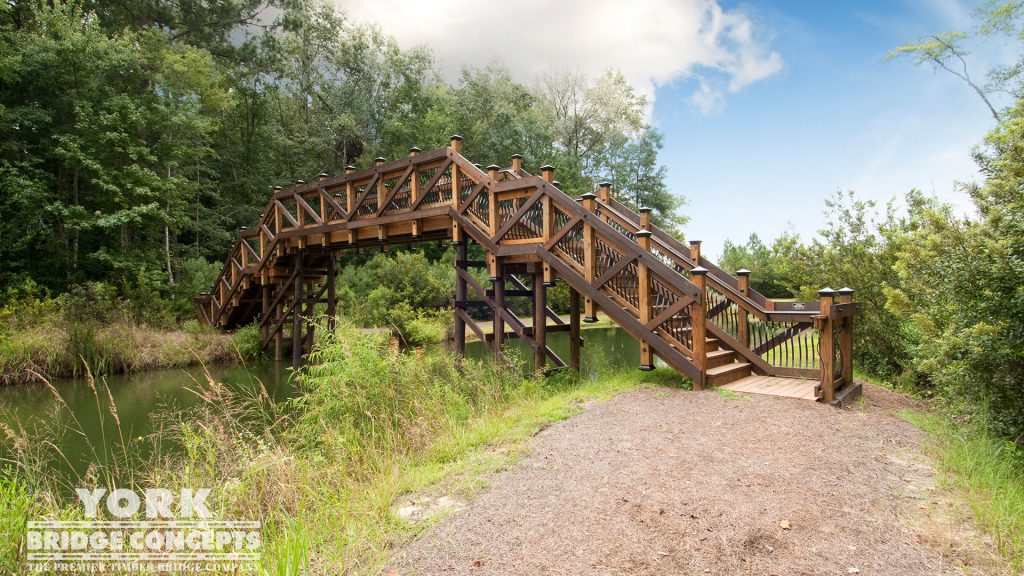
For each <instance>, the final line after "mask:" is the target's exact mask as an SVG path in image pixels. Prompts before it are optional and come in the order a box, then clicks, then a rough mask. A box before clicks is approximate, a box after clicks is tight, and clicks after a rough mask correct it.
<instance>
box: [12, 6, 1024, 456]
mask: <svg viewBox="0 0 1024 576" xmlns="http://www.w3.org/2000/svg"><path fill="white" fill-rule="evenodd" d="M1008 6H1009V8H1006V9H1002V10H992V11H990V12H988V13H985V14H981V15H979V18H980V19H981V21H980V24H979V28H978V30H979V31H978V32H977V34H978V35H981V36H985V37H993V38H1001V39H1007V38H1008V39H1010V40H1016V41H1018V42H1019V41H1020V40H1021V36H1022V34H1024V28H1022V20H1021V15H1020V11H1019V10H1018V9H1017V8H1015V6H1016V5H1015V4H1011V5H1008ZM0 11H2V12H0V36H2V40H3V41H2V43H0V45H2V48H0V50H2V52H0V88H2V89H0V116H2V118H3V122H0V130H2V134H0V191H2V196H0V206H2V208H0V209H2V211H3V214H4V218H2V219H0V239H3V241H2V242H0V292H2V293H3V294H4V301H5V308H4V312H3V316H4V317H5V318H8V319H10V320H9V322H8V323H7V328H6V329H5V333H4V334H3V338H2V339H0V350H2V351H3V352H4V354H2V356H4V358H3V360H2V361H0V362H3V363H4V365H5V366H7V367H8V368H6V369H5V372H9V371H10V370H12V369H13V367H16V366H21V365H27V364H33V363H34V364H35V365H42V366H46V365H47V362H45V358H41V357H40V356H51V357H52V356H54V355H58V354H62V355H63V356H65V357H69V358H75V357H77V356H78V355H79V354H81V353H82V352H83V351H88V350H91V349H92V348H96V347H97V346H98V347H99V348H103V346H102V345H101V344H102V343H99V344H97V343H92V342H90V341H89V339H90V338H95V336H94V335H93V334H92V333H91V332H89V330H87V329H82V330H78V331H74V330H72V331H71V332H75V333H73V334H68V335H65V336H64V339H65V340H67V341H68V344H67V346H64V350H63V351H56V350H53V348H54V346H55V345H54V344H53V339H49V338H46V337H45V334H40V333H39V332H38V330H37V331H35V332H33V329H30V328H31V327H34V328H38V327H39V325H40V324H47V321H46V320H45V318H50V319H51V320H50V321H49V323H50V324H61V323H67V324H68V325H72V326H81V325H82V322H81V321H79V320H80V319H81V318H85V319H86V320H88V319H89V318H93V317H108V318H109V317H111V316H117V317H119V318H123V319H127V320H126V321H129V322H131V323H133V324H144V325H147V326H155V327H158V328H174V327H176V326H181V325H182V323H183V322H184V323H186V324H190V325H191V323H192V322H193V321H192V320H191V319H192V318H194V316H195V312H194V305H193V298H194V297H195V295H196V294H198V293H199V292H201V291H203V290H206V289H208V287H209V285H210V283H211V281H212V278H213V277H214V275H215V274H216V272H217V270H218V269H219V259H220V258H222V257H223V254H224V252H225V250H226V248H227V246H229V244H230V243H231V241H233V238H234V235H235V234H236V233H237V231H238V230H239V229H240V228H241V227H243V226H246V225H248V224H251V223H252V222H254V221H255V220H256V218H257V217H258V215H259V213H260V211H261V210H262V208H263V206H264V205H265V203H266V198H267V196H268V195H269V193H270V191H271V190H272V187H273V186H275V185H282V184H283V185H287V184H289V183H291V182H294V181H296V180H303V179H306V180H308V179H312V178H314V177H315V176H316V175H317V174H321V173H326V174H338V173H341V172H343V171H344V169H345V167H346V166H349V165H354V166H360V167H361V166H367V165H369V164H371V163H372V161H373V159H374V158H376V157H378V156H383V157H385V158H395V157H400V156H402V155H404V154H405V152H406V150H407V149H408V147H409V146H411V145H416V146H419V147H421V148H423V149H430V148H434V147H439V146H443V145H445V144H446V142H447V138H448V136H449V135H451V134H456V133H457V134H460V135H462V136H463V137H464V138H465V150H464V152H465V154H466V155H467V157H470V158H474V159H479V161H481V162H496V163H499V164H505V163H507V159H508V158H509V157H510V156H511V155H512V154H515V153H520V154H523V155H524V157H525V165H526V166H527V168H528V169H531V168H532V169H534V170H535V169H536V168H537V167H539V166H540V165H541V164H546V163H550V164H552V165H555V166H556V167H557V168H558V178H559V180H560V181H561V182H560V184H561V186H562V188H563V189H564V190H566V191H567V192H569V193H577V194H578V193H582V192H586V191H592V190H593V189H594V188H595V185H596V183H597V182H600V181H604V180H607V181H610V182H612V183H613V185H614V189H615V191H616V196H617V197H618V198H619V199H620V200H621V201H623V202H625V203H626V204H628V205H630V206H633V207H639V206H648V207H652V208H653V209H654V217H655V222H656V223H657V224H659V225H661V226H662V227H663V228H667V229H670V230H672V231H674V232H676V233H677V234H679V235H680V236H683V235H685V223H686V217H685V212H684V208H683V206H684V203H685V199H684V197H683V196H682V195H681V194H679V193H678V192H677V193H673V192H671V191H669V190H667V188H666V185H665V170H666V168H665V166H664V165H663V164H662V163H661V160H660V159H659V158H658V151H659V149H660V147H661V141H662V137H661V134H660V133H659V132H658V131H657V130H656V129H654V128H653V127H652V126H650V125H649V124H647V123H646V121H645V107H646V105H647V103H646V101H645V98H644V97H643V96H640V95H639V94H637V92H636V91H635V90H634V89H633V88H632V87H631V86H630V85H629V84H628V83H627V82H626V81H625V79H624V77H623V76H622V75H621V74H620V73H618V72H617V71H614V70H609V71H608V72H607V73H606V74H605V75H603V76H601V77H599V78H587V77H584V76H583V75H581V74H578V73H573V72H567V71H554V70H553V71H551V72H550V73H548V74H547V75H545V76H544V77H543V78H542V79H540V80H539V81H538V82H537V84H536V85H533V86H527V85H524V84H522V83H519V82H516V81H515V80H513V79H512V77H511V74H510V72H509V71H508V70H507V69H506V68H505V67H504V66H503V65H502V64H501V63H500V62H495V63H494V64H492V65H490V66H488V67H485V68H481V69H474V68H466V69H465V70H464V71H463V73H462V76H461V79H460V80H459V81H458V82H457V83H455V84H449V83H446V82H444V81H443V80H442V79H441V76H440V73H439V72H438V69H437V67H436V64H435V62H434V61H433V59H432V56H431V54H430V52H429V50H428V49H426V48H423V47H420V48H413V49H403V48H400V47H399V46H398V44H397V43H396V41H395V40H394V39H392V38H390V37H389V36H388V35H387V34H386V31H382V30H379V29H376V28H373V27H367V26H363V25H358V24H354V23H352V22H351V21H350V20H349V19H348V18H346V16H345V15H344V14H343V13H342V12H340V11H339V10H337V9H336V8H333V7H331V6H330V5H327V4H322V3H318V2H315V1H311V0H298V1H288V2H280V3H266V2H262V1H257V0H239V1H232V2H219V3H214V4H206V3H188V4H184V5H178V4H167V3H162V2H155V1H137V2H128V3H108V2H85V3H56V4H53V5H51V4H46V3H35V2H29V3H21V2H15V3H7V4H5V5H4V6H2V7H0ZM940 39H942V40H944V41H945V43H940V42H938V41H933V42H932V43H931V44H929V43H924V44H919V45H909V46H904V47H901V48H898V49H895V50H894V52H893V54H892V55H893V56H902V57H911V58H914V59H915V61H916V62H918V63H919V64H922V65H934V66H942V65H944V64H945V63H946V62H947V61H948V60H950V59H952V58H954V57H956V56H957V54H958V52H957V44H956V42H957V41H958V40H961V39H962V36H953V37H950V38H946V37H941V38H940ZM1019 73H1020V68H1019V67H1012V68H1009V69H1005V70H1002V69H1000V70H991V71H988V74H989V78H990V79H991V82H990V83H989V84H988V85H986V86H985V87H984V89H983V90H982V92H980V94H981V95H982V97H983V98H984V103H985V104H988V105H989V106H991V104H990V102H989V100H990V99H989V98H985V94H986V93H997V92H998V93H1004V94H1006V93H1008V94H1011V95H1013V100H1014V102H1013V103H1011V104H1010V105H1009V106H1007V107H1005V108H1004V109H1002V110H996V109H995V108H993V117H994V122H995V124H994V126H993V128H992V131H991V133H990V134H989V136H988V137H987V138H986V140H985V142H983V143H979V145H978V147H977V148H976V150H975V153H974V157H975V161H976V162H977V163H978V165H979V167H980V169H981V173H982V174H984V176H985V178H984V180H982V181H979V182H968V183H963V184H962V187H963V190H964V191H965V192H966V193H967V194H969V195H970V197H971V200H972V201H973V203H974V205H975V206H976V209H977V211H976V214H974V215H971V216H968V217H963V216H961V215H959V214H958V213H956V212H955V211H954V210H953V208H952V207H951V206H948V205H944V204H943V203H942V202H940V201H939V200H937V199H935V198H932V197H929V196H928V195H926V194H924V193H922V192H920V191H916V190H913V191H908V192H907V194H906V196H905V197H904V198H899V199H893V202H891V203H890V204H888V205H885V206H877V205H876V204H875V203H873V202H869V201H863V200H861V199H859V198H858V197H857V194H856V192H855V191H840V192H836V193H835V194H834V195H833V196H832V198H831V199H830V200H828V201H827V202H826V204H825V206H823V209H824V210H825V211H826V216H827V224H826V226H825V227H824V228H823V229H822V230H821V231H820V233H819V234H818V235H817V236H815V237H813V238H801V237H799V236H798V235H796V234H787V235H783V236H782V237H779V238H777V239H774V240H771V241H770V242H768V243H766V242H765V241H763V240H762V239H760V238H759V236H758V235H757V231H749V232H750V236H749V239H747V240H746V241H745V242H744V241H743V240H742V238H743V237H744V236H746V232H738V233H736V235H735V236H736V238H737V240H738V242H730V243H728V244H727V245H726V247H725V249H724V253H723V255H722V258H721V264H722V265H723V267H724V268H725V269H727V270H732V271H735V270H738V269H740V268H747V269H749V270H751V271H752V272H753V274H752V276H751V283H752V286H753V287H754V288H755V289H757V290H760V291H762V292H763V293H764V294H766V295H768V296H770V297H778V298H793V297H799V298H804V299H807V298H812V297H813V293H814V292H815V291H816V290H817V289H819V288H821V287H824V286H832V287H834V288H838V287H841V286H845V285H849V286H850V287H853V288H854V289H856V290H857V299H858V300H859V301H861V302H863V303H864V305H865V313H864V314H863V319H862V320H860V321H859V323H858V327H857V330H856V347H855V350H856V354H857V366H858V369H859V370H861V371H863V372H865V373H867V374H872V375H876V376H879V377H882V378H887V379H893V380H895V381H897V382H899V383H900V384H901V385H904V386H908V387H911V388H913V389H919V390H922V391H924V392H925V393H927V394H932V395H936V396H939V397H941V398H944V399H946V400H947V401H949V402H951V403H954V404H956V405H957V406H958V408H957V409H958V410H961V411H963V412H964V413H965V414H967V413H969V414H971V415H972V416H974V417H977V418H981V419H982V420H984V422H985V423H986V425H987V426H989V427H990V428H991V429H992V430H994V431H997V432H998V433H999V434H1000V435H1004V436H1006V437H1008V438H1011V439H1013V438H1017V439H1019V438H1021V436H1022V434H1024V394H1021V384H1022V381H1024V356H1022V353H1024V348H1022V344H1021V343H1022V342H1024V333H1022V328H1021V325H1020V323H1019V319H1020V318H1021V317H1024V295H1022V293H1021V291H1020V289H1019V278H1020V277H1021V271H1022V269H1021V267H1022V259H1021V258H1022V251H1024V244H1022V243H1024V231H1022V226H1024V222H1022V216H1021V214H1022V204H1021V203H1022V197H1021V186H1020V183H1021V178H1022V176H1021V174H1022V166H1024V159H1022V151H1021V150H1022V149H1021V146H1022V144H1021V138H1022V130H1024V128H1022V118H1024V104H1022V103H1021V101H1020V97H1021V96H1024V94H1022V88H1021V86H1022V84H1021V78H1020V75H1019ZM54 86H60V87H61V89H59V90H54V89H53V87H54ZM986 91H987V92H986ZM824 194H827V191H823V195H824ZM424 254H425V256H422V258H424V260H423V265H424V266H428V267H429V266H431V265H434V266H441V267H442V269H441V270H440V271H439V272H438V274H440V275H441V277H444V278H447V277H449V276H450V275H449V274H448V273H447V272H446V271H445V270H443V267H444V266H446V261H445V260H444V259H443V258H442V252H441V251H439V250H437V249H430V250H428V251H427V252H425V253H424ZM355 258H358V259H360V260H359V262H358V263H360V264H361V263H362V262H363V261H365V260H366V259H368V258H370V256H369V255H360V256H355ZM377 258H378V259H381V261H382V263H381V264H380V265H379V266H371V267H362V266H349V269H348V270H347V272H346V277H347V278H349V280H348V281H346V282H347V284H346V285H347V286H349V287H350V288H349V290H350V292H351V290H353V289H354V290H357V291H358V293H360V294H367V293H370V294H372V295H371V297H370V300H372V301H373V302H374V303H375V304H379V303H381V302H387V303H388V304H389V305H388V306H384V307H381V306H375V307H373V308H376V309H396V310H398V311H399V312H397V313H401V311H402V310H403V309H402V307H400V306H399V307H397V308H396V307H395V305H397V304H398V303H400V302H405V303H406V304H407V306H410V307H415V308H420V309H422V308H424V307H426V308H443V307H444V305H445V303H446V301H447V299H448V298H449V297H450V294H449V293H450V290H451V289H450V287H449V286H448V285H446V283H445V281H438V282H434V283H432V284H431V285H430V289H429V291H427V292H423V291H419V292H418V293H417V295H416V296H415V298H417V299H418V300H417V301H410V298H414V296H412V291H411V290H409V289H408V287H407V286H406V288H404V289H403V288H402V287H401V286H400V285H401V284H402V283H403V282H405V283H406V284H407V283H408V281H403V280H402V278H401V276H400V275H399V276H395V275H393V274H391V273H384V274H381V273H379V271H380V270H381V268H382V267H383V268H385V269H386V267H387V266H388V265H387V264H386V263H384V262H383V260H386V259H387V258H388V257H387V256H386V255H384V256H378V257H377ZM439 262H440V264H438V263H439ZM350 264H351V263H350ZM398 269H401V267H398ZM435 276H436V275H435ZM360 283H361V284H360ZM371 284H372V285H371ZM357 286H358V288H357ZM375 290H376V292H374V291H375ZM361 300H362V299H361V298H355V299H352V298H349V305H348V306H347V308H348V315H350V316H352V317H353V318H354V319H358V320H359V322H360V323H363V324H370V325H380V324H384V323H385V322H390V323H391V324H394V323H395V322H394V321H393V319H392V320H388V319H386V318H380V317H379V314H376V313H373V312H370V311H369V310H371V307H367V308H365V309H361V308H360V307H359V305H358V301H361ZM375 316H377V317H375ZM406 316H408V311H406ZM58 317H59V318H63V321H54V320H53V318H58ZM68 318H71V319H72V320H73V321H72V322H70V323H68V322H67V319H68ZM399 323H400V324H403V325H404V324H405V323H407V322H405V321H402V322H399ZM86 324H88V322H86ZM17 327H20V328H21V330H19V329H17ZM191 330H192V331H193V332H195V331H197V329H196V328H195V326H191ZM78 332H85V333H86V334H85V336H83V335H82V334H79V333H78ZM26 334H29V335H28V336H27V335H26ZM31 334H34V336H32V335H31ZM58 340H60V339H59V338H58ZM40 341H47V342H48V346H49V347H50V348H49V349H48V350H47V351H44V352H39V351H38V350H37V349H38V348H39V344H38V342H40ZM57 347H58V348H59V346H57ZM116 347H117V346H115V345H113V344H109V345H108V346H107V348H116ZM97 354H98V355H100V356H102V353H95V352H94V355H97ZM217 354H220V355H223V352H222V351H221V352H218V353H217ZM109 363H110V364H113V365H117V364H121V365H122V366H126V365H128V364H130V362H128V361H127V360H121V361H120V362H116V361H114V362H109ZM64 364H67V362H64ZM71 364H73V362H72V363H71Z"/></svg>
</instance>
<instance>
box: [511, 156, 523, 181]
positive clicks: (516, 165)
mask: <svg viewBox="0 0 1024 576" xmlns="http://www.w3.org/2000/svg"><path fill="white" fill-rule="evenodd" d="M512 171H513V172H515V173H516V175H517V176H522V175H523V155H522V154H513V155H512Z"/></svg>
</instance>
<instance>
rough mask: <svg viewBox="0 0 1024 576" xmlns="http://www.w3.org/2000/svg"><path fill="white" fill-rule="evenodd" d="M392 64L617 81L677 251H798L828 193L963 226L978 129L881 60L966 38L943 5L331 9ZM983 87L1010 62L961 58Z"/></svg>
mask: <svg viewBox="0 0 1024 576" xmlns="http://www.w3.org/2000/svg"><path fill="white" fill-rule="evenodd" d="M336 1H337V2H338V3H339V5H340V6H341V8H342V9H343V10H344V11H345V12H347V13H348V14H349V16H350V17H352V18H353V19H355V20H358V21H363V22H369V23H374V24H378V25H379V26H380V27H381V29H382V30H383V31H385V32H386V33H388V34H390V35H392V36H394V37H395V38H396V39H397V40H398V41H399V43H400V44H401V45H402V46H404V47H412V46H417V45H426V46H427V47H429V48H430V49H431V51H432V52H433V53H434V55H435V58H436V59H437V64H438V67H439V68H440V70H441V72H442V74H443V75H444V76H445V78H446V79H448V80H450V81H455V80H457V78H458V75H459V72H460V70H461V69H462V67H463V66H465V65H472V66H484V65H486V64H488V63H490V62H492V61H494V60H500V61H502V62H503V63H504V64H505V65H507V66H508V67H509V68H510V70H511V71H512V73H513V75H514V76H515V77H516V78H517V79H518V80H520V81H522V82H525V83H527V84H533V83H535V82H537V80H538V78H539V77H540V76H541V75H543V74H545V73H548V72H551V71H560V70H572V71H578V72H583V73H585V74H587V75H590V76H592V77H595V76H597V75H599V74H601V73H602V72H603V71H605V70H607V69H609V68H614V69H617V70H620V71H621V72H622V73H623V74H624V75H625V77H626V78H627V79H628V80H629V81H630V83H631V84H632V85H633V86H635V87H636V89H637V90H638V91H639V92H640V93H643V94H645V95H647V96H648V98H649V100H650V101H651V102H652V106H651V108H650V111H649V121H650V122H651V124H652V125H654V126H655V127H656V128H657V129H658V130H660V131H661V132H662V133H663V134H664V136H665V147H664V149H663V150H662V152H661V154H660V156H659V159H660V161H661V162H662V163H663V164H664V165H665V166H667V168H668V176H667V184H668V186H669V189H670V190H671V191H672V192H673V193H676V194H682V195H683V196H685V197H686V199H687V204H686V206H685V207H684V208H683V212H684V213H685V214H686V215H687V216H689V217H690V219H691V221H690V223H689V224H688V225H687V226H686V227H685V229H684V231H685V236H686V239H687V240H702V241H703V242H704V244H703V250H704V253H705V254H707V255H709V256H712V257H716V256H718V255H719V254H720V253H721V249H722V245H723V243H724V242H725V240H726V239H731V240H733V241H734V242H737V241H740V242H742V241H745V240H746V238H747V237H748V235H749V234H750V233H752V232H756V233H757V234H759V235H760V237H761V238H762V239H763V240H765V241H766V242H770V241H771V239H773V238H775V237H776V236H778V235H779V234H781V233H783V232H786V231H791V232H796V233H798V234H800V236H801V237H803V238H805V239H810V238H812V237H814V236H815V234H816V232H817V230H818V229H820V228H821V227H822V226H823V225H824V223H825V215H824V208H825V203H824V201H825V199H826V198H829V197H831V196H832V195H834V194H835V192H837V191H840V190H854V191H855V192H856V193H857V196H858V197H860V198H864V199H873V200H877V201H879V202H880V203H884V202H886V201H888V200H889V199H891V198H894V197H901V196H902V195H903V194H904V193H906V192H907V191H909V190H911V189H912V188H919V189H921V190H923V191H925V192H927V193H932V194H935V195H937V196H939V197H940V198H942V199H943V200H946V201H949V202H951V203H953V204H954V205H955V206H958V207H959V208H960V210H961V211H962V212H963V213H967V212H969V211H970V202H969V200H968V199H967V197H966V196H965V195H964V194H963V193H962V192H960V191H959V190H958V189H957V186H956V182H958V181H960V182H964V181H971V180H975V179H977V178H978V174H977V170H976V168H975V165H974V163H973V161H972V159H971V157H970V152H971V149H972V148H973V147H974V146H976V145H977V144H978V143H979V142H981V141H982V139H983V138H984V136H985V134H986V133H987V132H988V131H989V130H990V129H991V128H992V126H993V120H992V118H991V116H990V114H989V112H988V110H987V109H986V108H985V106H984V104H983V103H982V101H981V100H980V99H979V98H978V96H977V95H976V94H974V93H973V92H972V91H971V89H970V88H969V87H968V86H967V85H966V84H964V83H963V82H962V81H961V80H959V79H957V78H954V77H953V76H951V75H949V74H946V73H938V72H936V71H934V70H932V69H931V68H929V67H926V66H914V65H913V63H912V62H911V61H910V60H909V59H897V60H890V61H886V58H885V57H886V54H887V52H888V51H889V50H890V49H892V48H894V47H896V46H899V45H901V44H905V43H907V42H910V41H913V40H915V39H916V38H919V37H921V36H924V35H927V34H932V33H937V32H946V31H951V30H960V31H971V30H972V29H973V27H974V26H975V20H974V17H973V16H974V11H975V9H976V7H977V6H978V4H980V2H968V1H957V0H888V1H877V2H872V1H852V0H827V1H824V2H823V1H821V0H808V1H782V0H758V1H750V2H735V1H729V0H633V1H629V2H627V1H602V0H561V1H559V2H552V1H550V0H519V1H517V2H514V3H510V2H489V3H480V2H474V1H472V0H434V1H432V2H429V3H428V2H421V1H418V0H417V1H413V0H336ZM971 48H972V53H971V55H970V57H969V63H970V65H971V67H972V68H971V71H972V73H973V74H974V75H975V76H976V77H981V76H983V74H984V71H985V70H987V69H988V68H990V67H991V66H993V65H996V64H1000V63H1008V62H1010V61H1012V60H1013V59H1014V58H1015V57H1016V56H1018V55H1019V53H1018V52H1017V50H1018V49H1017V48H1016V47H1013V46H1010V45H1008V44H1005V43H1004V42H1002V41H1001V40H997V39H989V40H987V41H986V42H984V43H977V44H976V45H975V44H972V45H971Z"/></svg>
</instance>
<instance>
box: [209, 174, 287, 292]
mask: <svg viewBox="0 0 1024 576" xmlns="http://www.w3.org/2000/svg"><path fill="white" fill-rule="evenodd" d="M281 190H282V188H281V187H280V186H274V192H273V195H272V198H274V199H275V200H276V199H277V193H278V192H280V191H281ZM281 218H282V217H281V211H280V210H278V209H277V203H276V202H275V203H274V236H275V237H277V236H279V235H280V234H281V221H282V220H281ZM281 256H284V242H281V241H280V240H279V241H278V242H277V257H278V258H280V257H281ZM222 302H223V300H222Z"/></svg>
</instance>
